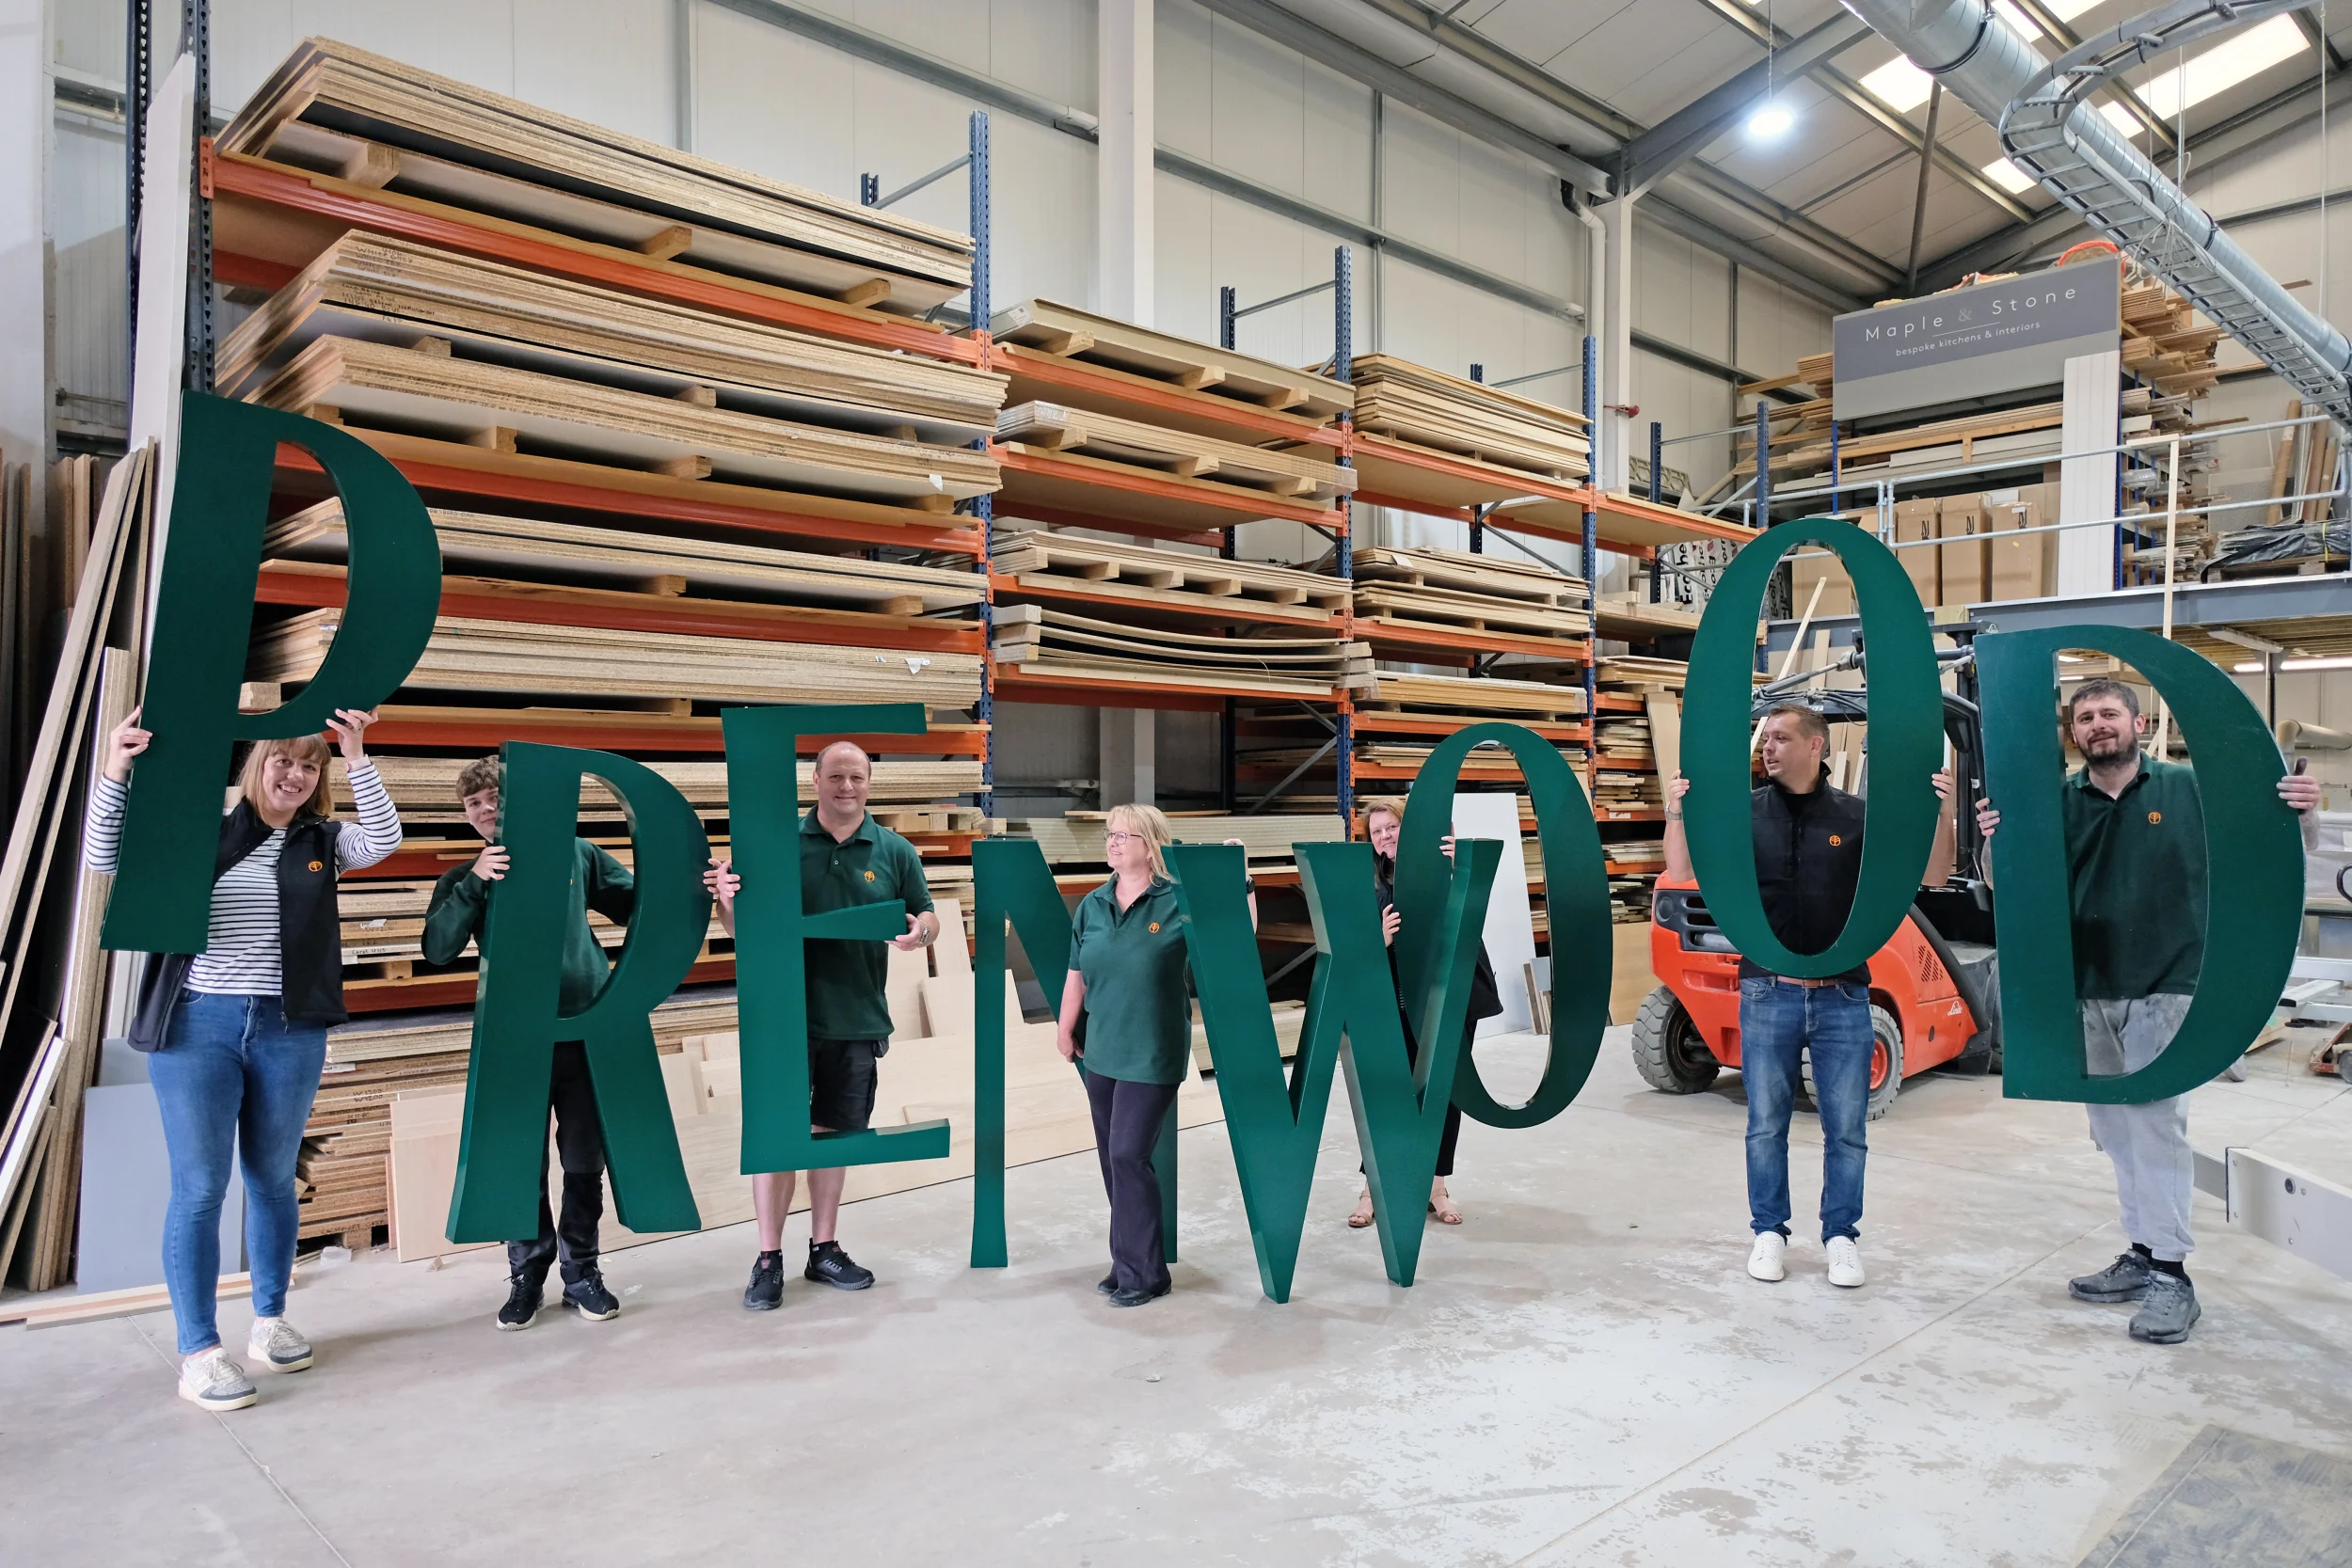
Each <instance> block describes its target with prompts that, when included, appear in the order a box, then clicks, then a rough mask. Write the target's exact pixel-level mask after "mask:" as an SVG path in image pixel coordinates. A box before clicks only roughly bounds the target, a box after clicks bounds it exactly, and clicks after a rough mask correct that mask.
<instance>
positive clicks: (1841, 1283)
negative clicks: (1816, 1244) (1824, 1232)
mask: <svg viewBox="0 0 2352 1568" xmlns="http://www.w3.org/2000/svg"><path fill="white" fill-rule="evenodd" d="M1822 1244H1823V1245H1824V1246H1826V1247H1827V1248H1828V1249H1829V1282H1830V1283H1831V1284H1832V1285H1835V1286H1837V1287H1838V1288H1839V1289H1840V1290H1846V1291H1852V1290H1858V1289H1859V1288H1860V1287H1861V1285H1862V1243H1859V1242H1857V1241H1855V1240H1854V1239H1853V1238H1852V1237H1851V1236H1832V1237H1831V1238H1830V1239H1829V1240H1828V1241H1827V1242H1825V1243H1822Z"/></svg>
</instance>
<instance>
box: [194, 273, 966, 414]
mask: <svg viewBox="0 0 2352 1568" xmlns="http://www.w3.org/2000/svg"><path fill="white" fill-rule="evenodd" d="M321 337H337V338H344V339H354V340H365V341H371V342H378V343H387V344H390V345H393V346H396V347H401V348H414V347H416V346H417V345H418V344H419V343H420V342H421V341H427V340H432V341H437V342H444V343H448V344H449V345H451V347H452V349H453V352H455V353H457V354H459V355H461V356H464V357H466V358H469V359H481V360H485V361H488V362H490V363H493V364H502V365H508V366H511V367H513V368H515V369H517V370H535V371H542V372H548V373H549V374H554V375H563V376H568V377H571V378H573V379H575V380H580V381H591V382H602V383H607V384H610V385H612V386H616V387H621V388H628V389H631V390H635V391H640V392H645V393H649V394H651V395H654V396H658V397H666V398H673V399H680V400H683V401H687V402H690V403H691V402H695V401H697V400H703V401H707V403H708V404H712V405H715V406H717V407H720V408H724V409H732V410H735V411H738V412H741V413H749V414H765V415H769V416H771V417H773V418H777V419H786V420H798V421H801V422H803V423H805V424H812V425H825V426H833V427H837V428H840V429H844V430H864V431H869V432H873V433H877V434H894V433H902V432H912V433H913V434H914V436H915V437H916V438H918V439H921V440H924V441H930V442H935V443H938V444H940V445H943V446H962V445H967V444H969V443H970V442H972V441H975V440H977V439H980V438H981V437H983V436H987V435H989V434H990V433H991V432H992V431H993V429H994V428H995V420H996V413H997V410H998V409H999V408H1000V407H1002V406H1003V404H1004V394H1005V383H1006V378H1005V377H1004V376H1002V375H999V374H997V373H995V372H991V371H983V370H979V369H976V368H974V367H972V366H968V365H961V364H956V363H952V362H949V361H946V360H941V359H933V358H930V357H927V356H920V355H910V354H900V353H896V352H893V351H890V350H885V349H878V348H867V347H865V346H862V345H860V344H856V343H839V342H832V341H827V340H825V339H823V338H818V337H814V336H812V335H810V334H808V333H804V332H795V331H792V330H789V329H788V328H786V327H781V326H773V325H768V324H766V323H762V322H753V321H744V320H739V319H737V318H735V317H732V316H723V315H718V314H714V313H712V312H710V311H707V310H696V309H691V308H690V307H687V306H683V305H676V304H673V303H670V302H668V301H666V300H660V299H650V298H645V297H644V296H641V295H637V294H628V293H620V292H619V291H617V290H612V289H601V288H598V287H596V285H594V284H591V283H582V282H579V281H576V280H574V279H571V278H565V277H550V276H548V275H545V274H541V273H534V272H528V271H525V270H523V269H522V268H520V267H511V266H506V265H504V264H502V263H500V262H497V261H484V260H481V259H478V258H475V257H470V256H461V255H458V254H457V253H455V252H453V251H446V250H437V249H435V248H434V247H432V246H430V245H419V244H416V243H414V242H412V241H408V240H401V239H393V238H390V237H388V236H385V235H380V234H367V233H360V232H357V231H355V232H352V233H348V234H345V235H344V236H343V237H342V239H340V240H338V241H336V242H335V243H334V244H333V245H329V246H328V247H327V248H326V250H325V251H323V252H322V253H321V254H320V255H319V257H318V259H317V260H316V261H312V262H311V263H310V265H309V266H307V267H305V268H304V269H303V270H302V272H301V273H300V274H299V275H298V276H297V277H294V279H293V281H291V282H289V283H287V284H286V285H285V286H284V287H282V288H280V289H279V290H278V292H277V293H274V294H272V295H271V296H270V297H269V299H268V300H267V301H266V302H265V303H264V304H263V305H262V307H261V308H260V309H257V310H255V311H254V312H253V313H252V314H251V315H250V316H248V317H246V320H245V321H244V322H242V323H240V324H239V325H238V326H237V328H236V330H235V331H233V332H231V333H230V335H229V337H228V338H227V340H226V341H223V343H222V344H221V347H220V354H219V359H218V365H217V370H216V376H217V384H218V386H219V388H220V389H221V390H222V391H223V392H224V393H228V394H232V395H234V394H242V393H246V392H250V391H252V390H254V389H255V388H258V387H259V386H260V385H261V384H262V382H264V381H266V380H267V379H268V378H269V377H270V376H272V375H275V374H276V373H277V372H278V371H279V370H281V369H283V368H284V367H285V365H286V363H287V362H288V361H289V360H291V359H293V358H294V356H297V355H299V354H300V353H301V352H302V351H303V350H304V349H306V348H308V347H309V346H310V344H311V343H312V342H313V341H316V340H317V339H319V338H321ZM705 394H707V399H706V398H705Z"/></svg>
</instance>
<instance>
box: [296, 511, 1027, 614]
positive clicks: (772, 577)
mask: <svg viewBox="0 0 2352 1568" xmlns="http://www.w3.org/2000/svg"><path fill="white" fill-rule="evenodd" d="M432 517H433V528H434V531H435V533H436V534H437V535H438V536H439V539H440V542H441V563H442V565H443V566H444V567H447V568H460V569H463V570H466V571H468V572H473V573H479V574H481V575H482V576H484V577H487V578H506V579H513V580H524V581H531V582H545V583H580V584H593V585H596V586H603V587H612V588H624V587H626V588H633V589H638V590H641V591H644V592H650V593H654V594H660V595H663V596H675V595H679V594H693V595H695V596H697V597H703V598H718V599H740V600H747V601H752V602H759V603H777V604H818V605H856V606H859V607H862V608H869V609H875V610H890V611H896V612H898V613H900V614H910V615H912V614H925V613H929V612H931V611H935V610H962V609H968V608H969V607H971V606H973V605H977V604H978V603H979V602H980V600H981V599H982V598H983V597H984V596H985V594H986V589H985V587H984V585H983V584H982V582H981V580H980V578H979V575H978V574H977V573H976V572H971V571H967V570H964V569H962V568H960V567H943V566H920V565H915V564H914V563H912V562H895V561H868V560H867V559H866V557H865V556H863V555H824V554H819V553H818V552H817V551H814V550H795V549H786V548H783V547H781V546H773V545H766V544H748V543H739V542H737V541H734V540H726V539H697V538H693V537H691V536H687V535H680V534H667V533H651V532H641V531H636V530H631V529H621V528H600V527H595V526H591V525H586V524H580V523H561V522H550V521H548V520H545V519H543V518H538V517H512V516H505V515H496V514H491V513H484V512H459V511H453V510H450V509H447V508H441V507H436V508H434V509H433V513H432ZM262 550H263V552H264V555H265V557H266V558H268V559H269V561H270V562H271V563H272V564H277V563H278V562H283V561H306V562H344V561H348V560H349V559H350V555H351V541H350V537H349V535H348V534H347V533H346V532H345V531H344V528H343V511H342V501H340V500H324V501H320V502H318V503H317V504H316V505H313V506H309V507H306V508H304V509H303V510H302V511H300V512H296V513H294V514H293V515H290V516H286V517H282V518H280V519H279V520H278V521H277V522H275V523H272V524H271V525H270V526H269V531H268V532H267V533H266V534H265V535H264V536H263V539H262Z"/></svg>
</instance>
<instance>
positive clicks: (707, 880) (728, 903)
mask: <svg viewBox="0 0 2352 1568" xmlns="http://www.w3.org/2000/svg"><path fill="white" fill-rule="evenodd" d="M703 886H705V887H707V888H708V889H709V890H710V896H711V897H713V898H715V899H717V900H718V902H719V908H720V909H721V910H723V911H726V912H728V913H733V912H734V910H735V895H737V894H739V893H740V892H742V891H743V879H742V878H741V877H740V876H739V875H737V873H736V871H735V863H734V862H733V861H723V860H719V859H717V858H716V857H714V858H713V859H712V860H711V863H710V869H709V870H707V871H706V872H704V873H703Z"/></svg>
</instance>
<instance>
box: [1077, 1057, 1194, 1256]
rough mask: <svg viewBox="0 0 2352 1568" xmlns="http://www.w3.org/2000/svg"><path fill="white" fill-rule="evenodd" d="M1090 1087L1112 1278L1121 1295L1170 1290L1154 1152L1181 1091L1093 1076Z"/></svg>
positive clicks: (1088, 1080) (1089, 1081)
mask: <svg viewBox="0 0 2352 1568" xmlns="http://www.w3.org/2000/svg"><path fill="white" fill-rule="evenodd" d="M1086 1084H1087V1102H1088V1104H1089V1106H1091V1107H1092V1109H1093V1112H1094V1154H1095V1158H1096V1159H1098V1160H1100V1161H1101V1162H1102V1165H1103V1190H1104V1192H1106V1193H1108V1194H1109V1195H1110V1200H1111V1274H1112V1275H1113V1276H1114V1277H1116V1278H1117V1279H1118V1281H1119V1288H1120V1290H1122V1291H1161V1290H1166V1289H1167V1288H1168V1259H1167V1257H1166V1254H1165V1251H1164V1249H1163V1245H1162V1242H1163V1238H1162V1235H1161V1232H1160V1178H1159V1174H1158V1173H1157V1172H1155V1171H1154V1170H1152V1146H1153V1145H1155V1144H1157V1143H1158V1142H1159V1140H1160V1126H1161V1124H1162V1123H1163V1122H1165V1121H1167V1119H1168V1108H1169V1107H1170V1106H1172V1105H1174V1104H1175V1103H1176V1088H1177V1085H1174V1084H1130V1083H1128V1082H1126V1081H1125V1080H1124V1079H1120V1078H1101V1077H1097V1076H1096V1075H1095V1074H1093V1073H1091V1072H1089V1073H1088V1074H1087V1075H1086Z"/></svg>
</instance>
